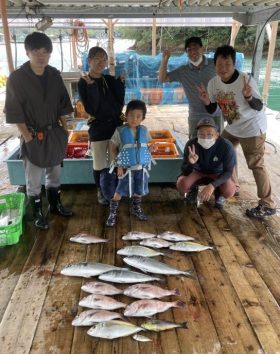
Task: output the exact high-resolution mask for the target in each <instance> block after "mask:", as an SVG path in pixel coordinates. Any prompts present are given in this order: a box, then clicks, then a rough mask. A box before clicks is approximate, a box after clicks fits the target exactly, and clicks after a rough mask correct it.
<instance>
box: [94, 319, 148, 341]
mask: <svg viewBox="0 0 280 354" xmlns="http://www.w3.org/2000/svg"><path fill="white" fill-rule="evenodd" d="M143 330H144V329H143V328H142V327H138V326H135V325H134V324H132V323H130V322H124V321H118V320H112V321H106V322H101V323H98V324H97V325H95V326H93V327H91V328H90V329H89V330H88V331H87V334H89V335H90V336H92V337H98V338H105V339H115V338H119V337H126V336H130V335H131V334H134V333H138V332H140V331H143Z"/></svg>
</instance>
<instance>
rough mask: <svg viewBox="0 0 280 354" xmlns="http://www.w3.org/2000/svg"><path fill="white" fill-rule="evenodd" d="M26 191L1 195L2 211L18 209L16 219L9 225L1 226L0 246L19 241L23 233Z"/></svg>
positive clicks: (0, 209) (0, 211) (0, 205)
mask: <svg viewBox="0 0 280 354" xmlns="http://www.w3.org/2000/svg"><path fill="white" fill-rule="evenodd" d="M24 199H25V195H24V193H11V194H6V195H1V196H0V213H3V212H5V210H8V209H17V210H18V214H17V216H16V218H15V221H14V222H13V223H12V224H10V225H7V226H0V247H3V246H7V245H13V244H15V243H18V241H19V238H20V235H21V234H22V217H23V212H24Z"/></svg>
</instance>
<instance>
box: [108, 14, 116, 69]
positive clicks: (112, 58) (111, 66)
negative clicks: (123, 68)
mask: <svg viewBox="0 0 280 354" xmlns="http://www.w3.org/2000/svg"><path fill="white" fill-rule="evenodd" d="M107 27H108V49H107V51H108V65H109V73H110V75H112V76H115V54H114V23H113V20H112V19H111V18H109V19H108V22H107Z"/></svg>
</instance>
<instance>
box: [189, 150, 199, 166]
mask: <svg viewBox="0 0 280 354" xmlns="http://www.w3.org/2000/svg"><path fill="white" fill-rule="evenodd" d="M188 149H189V156H188V158H189V162H190V163H191V164H192V165H194V164H195V163H197V161H198V155H197V154H196V153H195V146H194V145H192V146H188Z"/></svg>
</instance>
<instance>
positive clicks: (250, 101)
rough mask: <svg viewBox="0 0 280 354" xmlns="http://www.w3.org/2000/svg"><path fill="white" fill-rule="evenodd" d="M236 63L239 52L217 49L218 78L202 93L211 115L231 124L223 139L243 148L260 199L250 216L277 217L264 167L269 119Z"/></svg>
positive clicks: (252, 82) (248, 212)
mask: <svg viewBox="0 0 280 354" xmlns="http://www.w3.org/2000/svg"><path fill="white" fill-rule="evenodd" d="M235 59H236V52H235V50H234V49H233V48H232V47H231V46H229V45H224V46H222V47H219V48H217V50H216V52H215V55H214V63H215V66H216V72H217V76H215V77H214V78H213V79H211V80H210V81H209V83H208V87H207V90H206V88H205V86H204V85H203V84H201V85H200V86H199V87H198V90H199V95H200V99H201V100H202V101H203V103H204V104H205V107H206V110H207V112H208V113H210V114H213V113H214V112H217V110H219V109H220V110H221V111H222V114H223V117H224V120H225V121H227V123H228V124H227V126H226V127H225V129H224V131H223V133H222V136H223V137H224V138H226V139H228V140H229V141H231V142H232V143H233V145H234V146H237V145H238V144H240V145H241V147H242V150H243V153H244V156H245V158H246V161H247V165H248V167H249V169H250V170H252V172H253V175H254V178H255V182H256V185H257V193H258V197H259V199H260V200H259V204H258V205H257V207H255V208H252V209H247V210H246V215H247V216H249V217H255V218H259V219H262V218H264V217H267V216H271V215H274V214H275V213H276V209H275V202H274V201H273V199H272V195H271V194H272V193H271V185H270V180H269V176H268V173H267V170H266V167H265V164H264V150H265V138H266V129H267V119H266V115H265V112H264V109H263V103H262V101H261V97H260V94H259V91H258V87H257V84H256V82H255V80H254V79H253V78H252V77H251V76H248V75H246V74H244V73H241V72H239V71H238V70H236V69H235ZM233 177H234V176H233ZM235 177H236V176H235ZM235 179H236V178H235Z"/></svg>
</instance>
